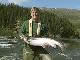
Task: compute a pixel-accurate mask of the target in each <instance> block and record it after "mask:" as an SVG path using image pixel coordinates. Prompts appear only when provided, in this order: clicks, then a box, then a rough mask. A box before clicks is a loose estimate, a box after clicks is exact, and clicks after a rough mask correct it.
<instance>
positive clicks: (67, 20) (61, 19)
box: [0, 3, 80, 38]
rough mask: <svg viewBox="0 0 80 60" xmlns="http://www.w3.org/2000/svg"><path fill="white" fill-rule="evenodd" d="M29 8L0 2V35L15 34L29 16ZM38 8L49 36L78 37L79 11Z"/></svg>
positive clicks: (79, 26)
mask: <svg viewBox="0 0 80 60" xmlns="http://www.w3.org/2000/svg"><path fill="white" fill-rule="evenodd" d="M30 9H31V8H30V7H22V6H18V5H15V4H13V3H11V4H1V3H0V36H12V37H15V36H17V35H18V31H19V29H20V26H21V24H22V23H23V22H24V21H25V20H29V19H30V17H31V16H30ZM39 9H40V19H41V21H42V23H44V24H45V26H48V33H49V36H50V37H54V38H80V23H79V19H80V17H79V15H80V11H78V10H75V9H74V10H71V9H55V8H45V7H43V8H39Z"/></svg>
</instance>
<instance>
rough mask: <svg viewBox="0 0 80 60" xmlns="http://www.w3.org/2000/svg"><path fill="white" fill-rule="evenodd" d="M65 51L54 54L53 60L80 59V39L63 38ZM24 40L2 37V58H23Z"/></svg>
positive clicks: (0, 58) (17, 59) (0, 47)
mask: <svg viewBox="0 0 80 60" xmlns="http://www.w3.org/2000/svg"><path fill="white" fill-rule="evenodd" d="M61 41H62V42H63V44H64V45H65V47H64V49H63V52H62V53H60V54H56V55H55V56H53V60H80V39H73V40H68V39H66V40H65V39H62V40H61ZM22 51H23V42H22V41H21V40H18V39H7V38H4V39H0V60H23V59H22Z"/></svg>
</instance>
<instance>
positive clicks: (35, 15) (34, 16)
mask: <svg viewBox="0 0 80 60" xmlns="http://www.w3.org/2000/svg"><path fill="white" fill-rule="evenodd" d="M31 16H32V19H34V20H39V12H38V11H36V10H32V11H31Z"/></svg>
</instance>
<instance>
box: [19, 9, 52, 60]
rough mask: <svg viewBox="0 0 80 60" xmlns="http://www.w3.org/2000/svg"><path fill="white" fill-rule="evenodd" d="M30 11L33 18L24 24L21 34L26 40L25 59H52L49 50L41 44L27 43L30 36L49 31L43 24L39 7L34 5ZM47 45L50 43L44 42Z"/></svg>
mask: <svg viewBox="0 0 80 60" xmlns="http://www.w3.org/2000/svg"><path fill="white" fill-rule="evenodd" d="M30 13H31V19H30V20H26V21H25V22H24V23H23V24H22V26H21V29H20V34H19V36H20V38H21V39H22V40H23V41H24V42H25V46H24V48H23V60H52V59H51V56H50V55H49V54H48V52H47V51H46V50H45V49H43V48H42V47H41V46H33V45H30V44H28V43H27V41H28V39H29V38H31V37H41V36H44V35H45V34H46V33H47V32H48V30H47V29H46V30H45V31H44V28H45V27H44V25H43V24H41V20H40V10H39V8H37V7H32V9H31V11H30ZM45 36H46V35H45ZM47 46H48V44H44V47H47Z"/></svg>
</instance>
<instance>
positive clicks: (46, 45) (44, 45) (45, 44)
mask: <svg viewBox="0 0 80 60" xmlns="http://www.w3.org/2000/svg"><path fill="white" fill-rule="evenodd" d="M42 47H43V48H48V47H50V45H49V44H48V43H44V44H43V45H42Z"/></svg>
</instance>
